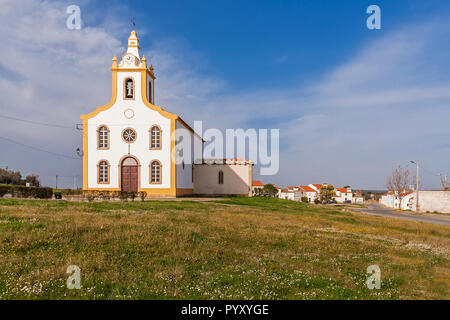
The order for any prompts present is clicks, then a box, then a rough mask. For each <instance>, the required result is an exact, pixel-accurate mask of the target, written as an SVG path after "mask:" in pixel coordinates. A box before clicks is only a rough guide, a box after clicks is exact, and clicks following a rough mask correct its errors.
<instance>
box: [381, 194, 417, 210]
mask: <svg viewBox="0 0 450 320" xmlns="http://www.w3.org/2000/svg"><path fill="white" fill-rule="evenodd" d="M380 203H381V204H382V205H384V206H386V207H389V208H395V209H401V210H411V209H412V207H413V205H414V193H413V192H404V193H401V194H400V197H399V196H398V192H397V191H396V192H395V193H394V192H392V191H390V192H388V193H386V194H384V195H382V196H381V199H380Z"/></svg>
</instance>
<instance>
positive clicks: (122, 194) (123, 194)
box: [119, 191, 128, 201]
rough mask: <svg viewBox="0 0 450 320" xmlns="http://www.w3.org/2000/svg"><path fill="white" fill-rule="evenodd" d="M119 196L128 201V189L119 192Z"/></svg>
mask: <svg viewBox="0 0 450 320" xmlns="http://www.w3.org/2000/svg"><path fill="white" fill-rule="evenodd" d="M119 198H120V200H122V201H128V192H126V191H120V192H119Z"/></svg>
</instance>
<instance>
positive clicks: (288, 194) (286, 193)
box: [280, 188, 295, 200]
mask: <svg viewBox="0 0 450 320" xmlns="http://www.w3.org/2000/svg"><path fill="white" fill-rule="evenodd" d="M280 199H286V200H295V191H294V190H292V189H289V188H285V189H282V190H281V192H280Z"/></svg>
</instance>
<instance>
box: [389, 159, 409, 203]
mask: <svg viewBox="0 0 450 320" xmlns="http://www.w3.org/2000/svg"><path fill="white" fill-rule="evenodd" d="M410 184H411V176H410V172H409V170H408V169H402V167H400V166H398V167H397V168H394V169H393V170H392V174H391V176H390V177H388V178H387V180H386V188H387V189H388V190H389V191H392V192H394V197H395V195H397V197H398V200H399V207H400V210H401V209H402V200H403V198H404V197H405V196H406V193H407V191H409V190H410V189H409V186H410Z"/></svg>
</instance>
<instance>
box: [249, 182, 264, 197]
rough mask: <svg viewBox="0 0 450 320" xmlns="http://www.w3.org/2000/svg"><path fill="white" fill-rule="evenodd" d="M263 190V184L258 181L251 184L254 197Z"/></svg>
mask: <svg viewBox="0 0 450 320" xmlns="http://www.w3.org/2000/svg"><path fill="white" fill-rule="evenodd" d="M263 188H264V183H263V182H262V181H260V180H253V182H252V194H253V195H256V194H257V193H258V192H260V191H261V190H262V189H263Z"/></svg>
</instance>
